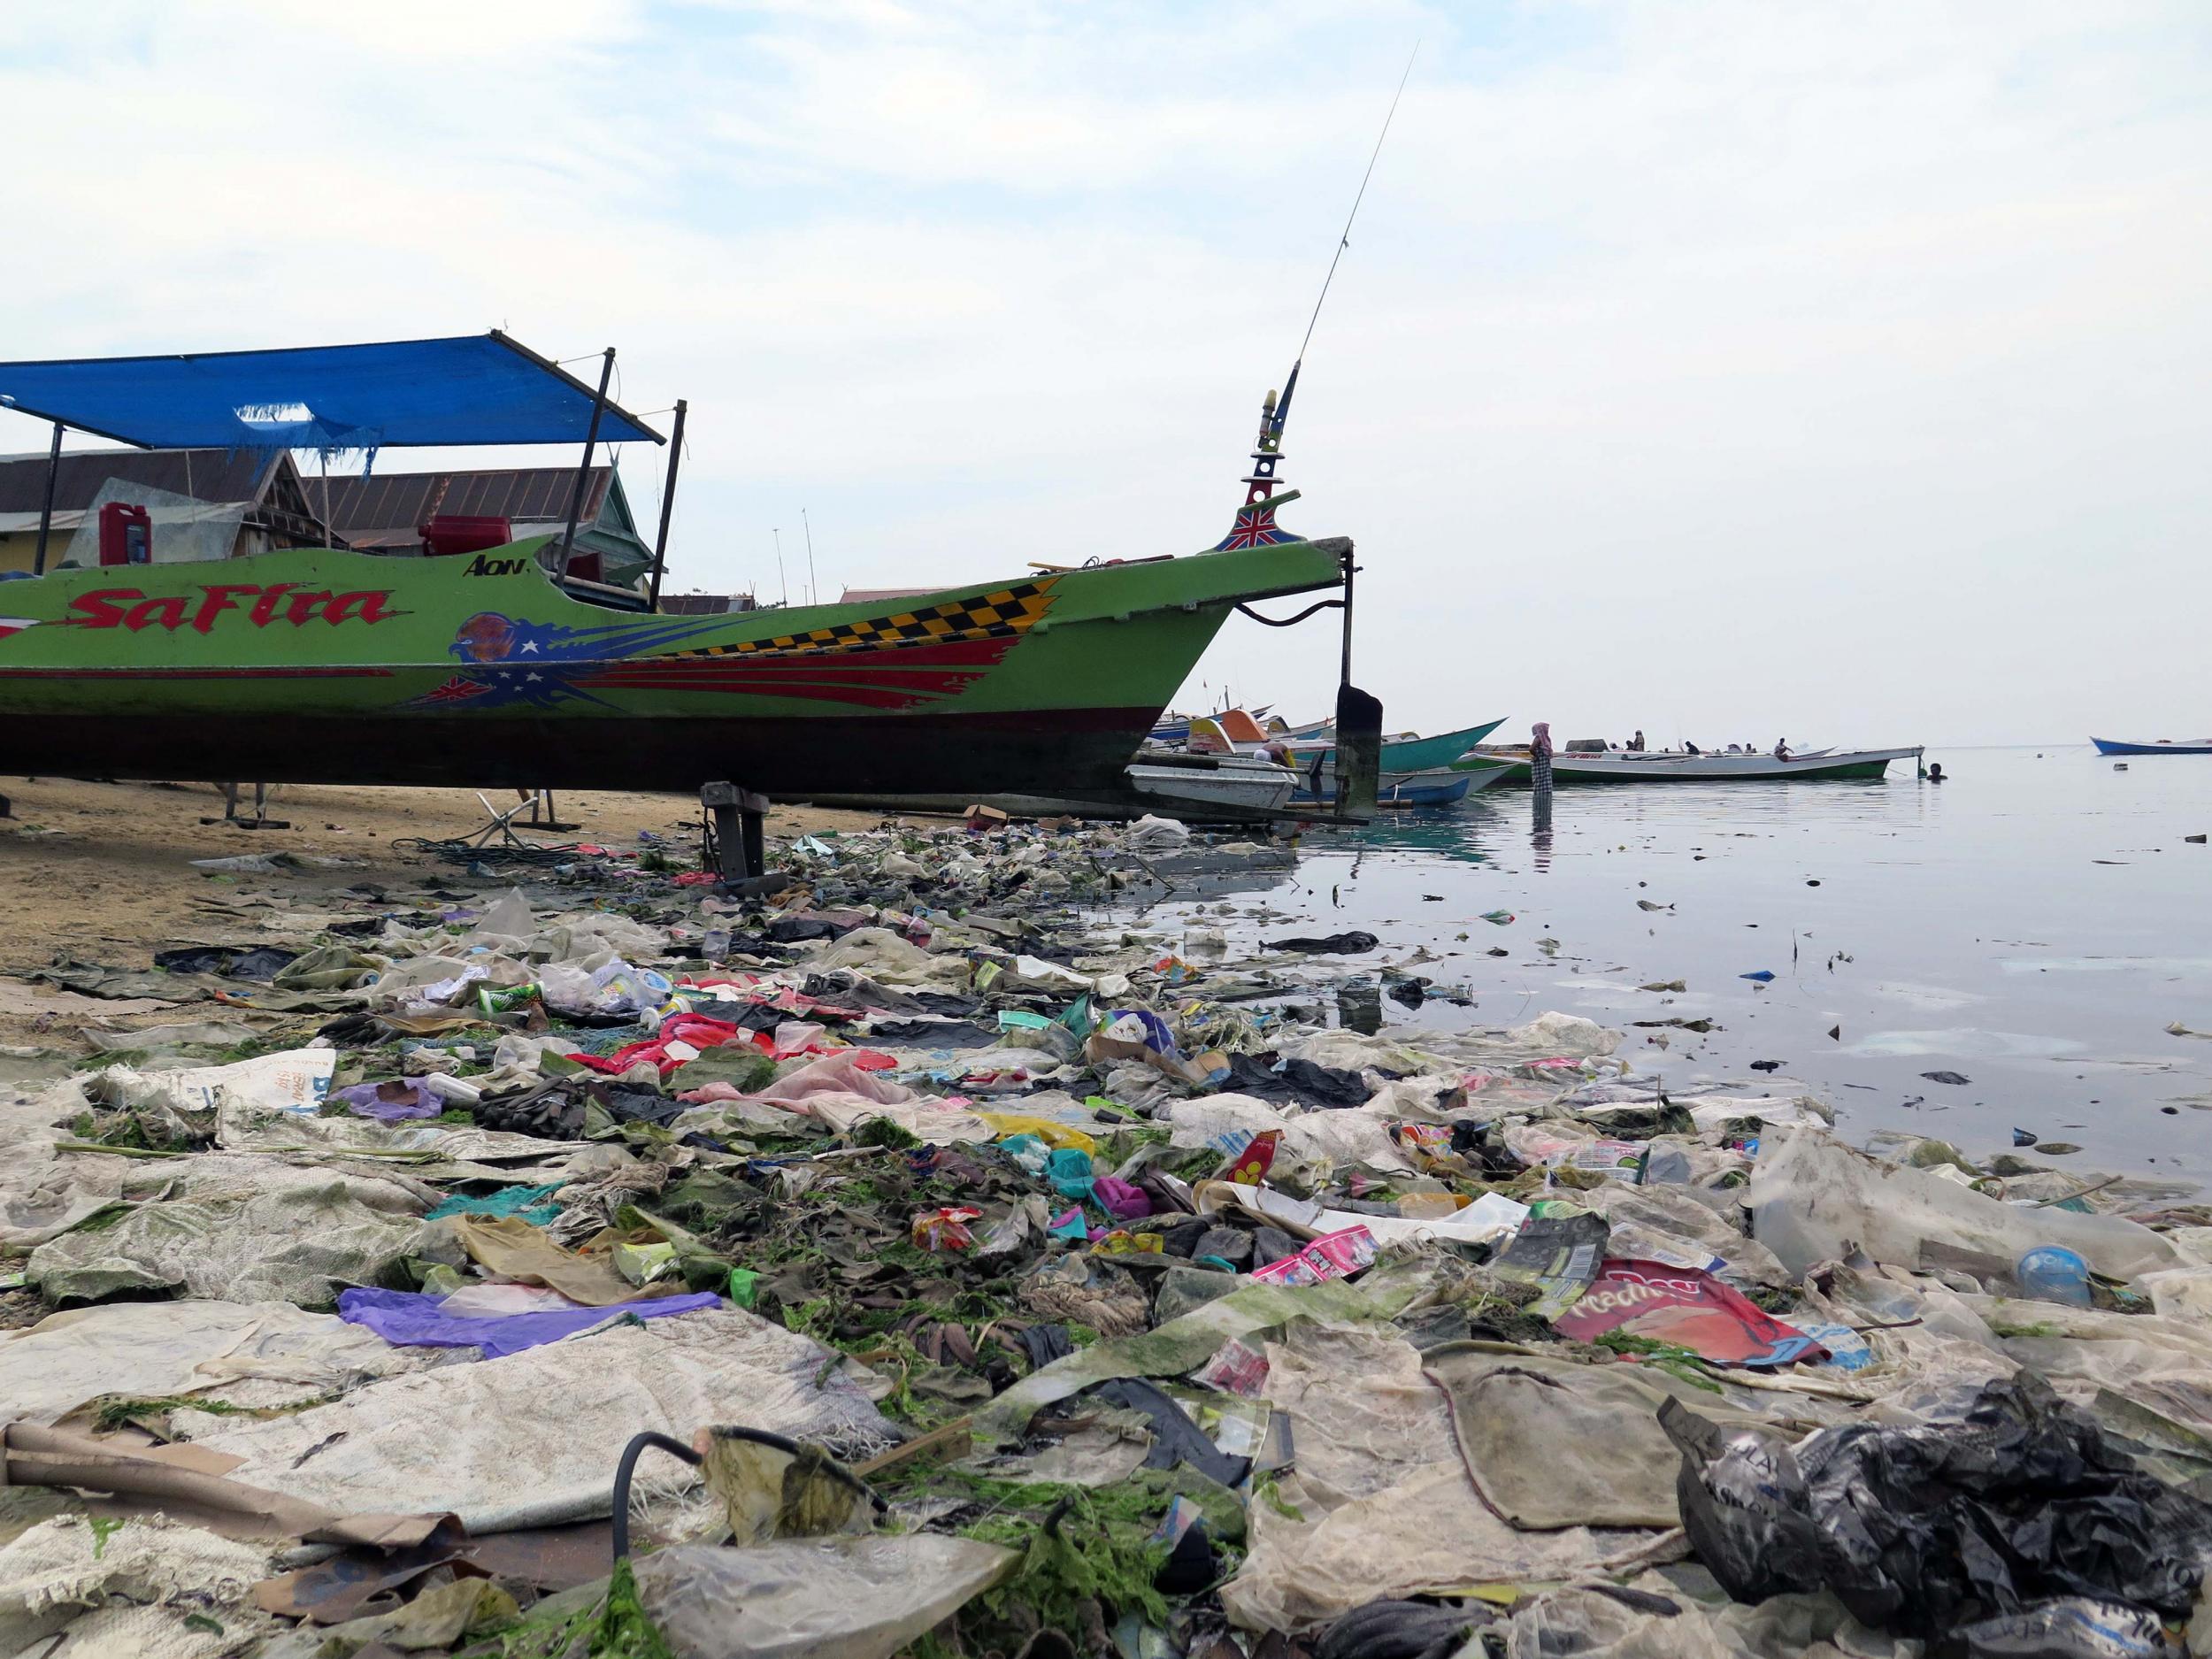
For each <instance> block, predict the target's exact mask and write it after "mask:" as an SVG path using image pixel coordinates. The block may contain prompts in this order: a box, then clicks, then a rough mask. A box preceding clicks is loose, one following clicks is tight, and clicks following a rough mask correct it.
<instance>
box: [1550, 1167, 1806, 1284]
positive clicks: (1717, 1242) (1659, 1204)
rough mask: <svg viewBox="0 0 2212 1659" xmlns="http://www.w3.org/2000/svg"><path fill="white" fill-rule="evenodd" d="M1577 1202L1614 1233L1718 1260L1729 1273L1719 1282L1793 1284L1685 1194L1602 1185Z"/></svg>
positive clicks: (1751, 1243)
mask: <svg viewBox="0 0 2212 1659" xmlns="http://www.w3.org/2000/svg"><path fill="white" fill-rule="evenodd" d="M1575 1202H1576V1203H1577V1204H1578V1205H1580V1206H1581V1207H1582V1208H1583V1209H1585V1210H1592V1211H1594V1212H1595V1213H1596V1214H1598V1215H1601V1216H1603V1217H1605V1218H1606V1219H1607V1220H1608V1221H1609V1222H1611V1223H1612V1224H1613V1225H1614V1226H1615V1227H1616V1228H1619V1227H1622V1226H1624V1225H1634V1226H1638V1227H1645V1228H1648V1229H1650V1230H1651V1231H1652V1232H1654V1233H1662V1234H1663V1235H1665V1236H1666V1237H1667V1238H1668V1239H1669V1240H1671V1241H1673V1242H1675V1243H1676V1244H1677V1245H1678V1247H1679V1248H1683V1249H1686V1250H1691V1249H1696V1250H1702V1251H1705V1252H1707V1253H1709V1254H1710V1255H1712V1256H1718V1257H1719V1258H1720V1259H1721V1260H1722V1261H1724V1262H1725V1263H1728V1271H1726V1272H1724V1273H1722V1274H1721V1275H1720V1277H1722V1278H1723V1279H1729V1280H1732V1281H1734V1282H1736V1283H1739V1284H1751V1285H1764V1286H1783V1285H1788V1284H1792V1283H1793V1282H1795V1281H1794V1279H1793V1277H1792V1275H1791V1273H1790V1271H1789V1270H1788V1269H1787V1268H1786V1267H1784V1266H1783V1265H1782V1263H1780V1262H1779V1261H1778V1260H1777V1259H1776V1258H1775V1255H1774V1252H1773V1251H1771V1250H1770V1249H1768V1248H1766V1246H1765V1245H1763V1244H1761V1243H1760V1242H1759V1241H1758V1240H1755V1239H1751V1238H1747V1237H1746V1236H1745V1235H1744V1234H1743V1233H1741V1232H1740V1231H1739V1230H1738V1229H1737V1228H1735V1227H1733V1226H1732V1225H1730V1224H1729V1221H1728V1219H1727V1218H1726V1217H1724V1216H1723V1215H1722V1214H1721V1213H1720V1212H1719V1211H1718V1210H1716V1209H1714V1208H1713V1206H1712V1205H1710V1204H1709V1203H1706V1202H1703V1201H1702V1200H1701V1199H1699V1198H1694V1197H1693V1196H1691V1194H1690V1193H1689V1191H1688V1190H1687V1189H1686V1188H1684V1187H1672V1186H1667V1185H1655V1186H1650V1187H1637V1186H1632V1185H1631V1184H1630V1183H1628V1182H1626V1181H1606V1182H1603V1183H1601V1185H1599V1186H1598V1187H1594V1188H1591V1189H1589V1190H1587V1191H1584V1192H1578V1193H1577V1194H1575ZM1612 1254H1614V1255H1616V1256H1633V1255H1636V1254H1637V1252H1636V1251H1635V1250H1632V1249H1624V1248H1615V1249H1614V1250H1613V1252H1612Z"/></svg>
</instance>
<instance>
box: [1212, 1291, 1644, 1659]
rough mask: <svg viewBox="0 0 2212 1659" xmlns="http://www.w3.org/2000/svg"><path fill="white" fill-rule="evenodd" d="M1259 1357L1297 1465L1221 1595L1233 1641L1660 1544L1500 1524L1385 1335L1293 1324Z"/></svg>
mask: <svg viewBox="0 0 2212 1659" xmlns="http://www.w3.org/2000/svg"><path fill="white" fill-rule="evenodd" d="M1214 1305H1215V1306H1218V1305H1219V1304H1218V1303H1216V1304H1214ZM1267 1356H1268V1379H1267V1395H1268V1399H1269V1401H1270V1402H1271V1404H1272V1405H1273V1406H1274V1408H1275V1409H1276V1410H1278V1411H1280V1412H1283V1413H1285V1414H1286V1415H1287V1416H1288V1417H1289V1418H1290V1423H1291V1443H1292V1444H1293V1445H1294V1447H1296V1448H1297V1455H1298V1462H1297V1465H1296V1469H1295V1471H1294V1472H1293V1473H1290V1474H1287V1475H1285V1476H1284V1477H1282V1479H1281V1480H1280V1482H1279V1492H1280V1496H1281V1499H1282V1506H1283V1507H1282V1508H1278V1507H1276V1506H1275V1505H1271V1504H1267V1503H1260V1502H1256V1503H1254V1504H1253V1505H1252V1506H1251V1509H1250V1526H1251V1553H1250V1555H1248V1556H1247V1557H1246V1559H1245V1562H1244V1564H1243V1566H1242V1567H1241V1568H1240V1570H1239V1571H1238V1572H1237V1575H1236V1577H1234V1578H1232V1579H1231V1580H1230V1581H1229V1582H1228V1583H1227V1584H1225V1585H1224V1586H1222V1590H1221V1601H1222V1606H1223V1607H1224V1608H1225V1609H1227V1611H1228V1614H1229V1618H1230V1621H1231V1623H1233V1624H1236V1625H1238V1626H1239V1627H1240V1628H1242V1629H1246V1630H1261V1631H1265V1630H1280V1631H1285V1632H1300V1631H1304V1630H1309V1629H1311V1628H1314V1627H1315V1626H1317V1625H1320V1624H1327V1623H1329V1622H1330V1621H1332V1620H1333V1619H1335V1618H1338V1617H1341V1616H1342V1615H1343V1614H1345V1613H1347V1612H1349V1611H1350V1610H1351V1609H1353V1608H1356V1607H1358V1606H1361V1605H1363V1603H1365V1602H1368V1601H1373V1600H1374V1599H1376V1598H1377V1597H1379V1596H1409V1595H1417V1594H1423V1593H1425V1592H1431V1591H1438V1590H1444V1589H1448V1588H1450V1587H1453V1586H1463V1585H1469V1584H1479V1583H1487V1582H1493V1581H1498V1580H1515V1579H1522V1578H1571V1577H1573V1576H1576V1575H1578V1574H1581V1573H1586V1572H1593V1571H1601V1570H1603V1569H1604V1568H1605V1567H1606V1566H1607V1565H1608V1564H1609V1563H1613V1562H1615V1561H1616V1560H1620V1561H1625V1560H1627V1559H1630V1558H1632V1557H1634V1556H1637V1555H1640V1554H1641V1553H1642V1552H1644V1551H1645V1550H1647V1548H1650V1547H1651V1546H1652V1544H1653V1541H1654V1540H1655V1539H1657V1538H1660V1537H1663V1536H1664V1534H1660V1533H1655V1532H1634V1531H1612V1530H1607V1531H1601V1530H1598V1529H1594V1528H1590V1527H1568V1528H1563V1529H1560V1530H1557V1531H1551V1532H1521V1531H1518V1530H1517V1529H1515V1528H1514V1527H1512V1526H1510V1525H1507V1524H1506V1523H1505V1522H1504V1521H1502V1520H1501V1519H1500V1518H1499V1517H1497V1516H1496V1515H1495V1514H1494V1512H1493V1511H1492V1510H1491V1509H1490V1508H1489V1507H1488V1506H1487V1505H1486V1504H1485V1503H1484V1502H1483V1501H1482V1498H1481V1496H1480V1494H1478V1493H1477V1492H1476V1490H1475V1487H1474V1483H1473V1482H1472V1481H1471V1480H1470V1479H1468V1476H1467V1471H1466V1470H1465V1468H1464V1467H1463V1464H1462V1463H1461V1461H1460V1458H1459V1455H1458V1453H1457V1449H1456V1448H1455V1446H1454V1444H1453V1439H1452V1429H1451V1423H1450V1419H1449V1417H1448V1414H1447V1411H1446V1409H1445V1402H1444V1396H1443V1394H1442V1392H1441V1391H1440V1389H1438V1388H1436V1387H1435V1386H1433V1385H1432V1384H1431V1383H1430V1382H1429V1381H1428V1379H1426V1378H1425V1377H1424V1376H1423V1375H1422V1374H1421V1360H1420V1356H1419V1355H1418V1354H1417V1353H1416V1352H1415V1350H1414V1348H1413V1347H1412V1345H1411V1344H1410V1343H1409V1342H1408V1341H1406V1340H1405V1339H1404V1338H1403V1337H1402V1336H1401V1335H1399V1334H1398V1333H1396V1332H1394V1331H1386V1330H1372V1329H1363V1330H1352V1329H1330V1328H1325V1327H1322V1326H1319V1325H1314V1324H1311V1323H1301V1324H1298V1325H1293V1326H1291V1327H1289V1329H1288V1330H1286V1333H1284V1336H1283V1338H1282V1340H1279V1341H1276V1342H1271V1343H1269V1344H1268V1348H1267ZM1284 1509H1291V1510H1295V1511H1297V1512H1298V1514H1299V1515H1301V1516H1302V1517H1304V1518H1303V1519H1293V1518H1292V1517H1290V1516H1289V1515H1286V1514H1285V1513H1284V1512H1283V1511H1284Z"/></svg>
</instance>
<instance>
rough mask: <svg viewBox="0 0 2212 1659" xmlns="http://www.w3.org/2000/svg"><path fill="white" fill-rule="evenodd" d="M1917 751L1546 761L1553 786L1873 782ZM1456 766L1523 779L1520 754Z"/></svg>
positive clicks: (1506, 779) (1503, 753)
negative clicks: (1785, 758) (1855, 780)
mask: <svg viewBox="0 0 2212 1659" xmlns="http://www.w3.org/2000/svg"><path fill="white" fill-rule="evenodd" d="M1923 752H1924V751H1923V750H1922V749H1917V748H1915V749H1824V750H1822V751H1820V752H1819V753H1817V754H1811V755H1793V756H1792V757H1790V758H1789V759H1787V760H1782V759H1779V758H1778V757H1775V756H1772V755H1742V754H1737V755H1729V754H1720V755H1713V754H1698V755H1691V754H1687V753H1681V752H1677V751H1672V750H1657V751H1644V752H1639V753H1629V752H1626V751H1622V750H1609V751H1608V752H1606V753H1604V754H1570V753H1567V752H1565V751H1562V752H1560V753H1557V754H1555V755H1554V756H1553V757H1552V776H1553V780H1554V781H1555V782H1557V783H1770V782H1781V781H1798V782H1815V781H1832V780H1846V779H1872V778H1879V777H1881V776H1882V775H1883V773H1884V772H1886V771H1887V770H1888V767H1889V764H1890V762H1892V761H1893V760H1908V759H1909V760H1917V759H1918V758H1919V757H1920V756H1921V755H1922V753H1923ZM1458 764H1459V766H1460V767H1461V768H1462V769H1463V770H1466V771H1468V772H1476V773H1485V772H1487V773H1493V774H1494V775H1495V779H1496V780H1497V781H1499V782H1502V783H1508V784H1525V783H1526V782H1528V780H1529V764H1528V754H1527V751H1526V750H1525V749H1520V750H1515V749H1490V750H1486V751H1483V752H1481V753H1478V754H1473V755H1469V756H1467V757H1464V758H1463V759H1462V760H1461V761H1460V762H1459V763H1458Z"/></svg>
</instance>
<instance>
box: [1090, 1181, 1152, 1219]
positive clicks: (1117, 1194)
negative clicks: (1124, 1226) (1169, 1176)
mask: <svg viewBox="0 0 2212 1659" xmlns="http://www.w3.org/2000/svg"><path fill="white" fill-rule="evenodd" d="M1091 1196H1092V1197H1093V1198H1095V1199H1096V1200H1098V1202H1100V1203H1101V1204H1103V1205H1104V1206H1105V1207H1106V1210H1107V1211H1108V1212H1109V1213H1110V1214H1111V1215H1112V1216H1113V1217H1115V1218H1116V1219H1117V1220H1120V1221H1141V1220H1142V1219H1143V1218H1144V1217H1147V1216H1148V1215H1150V1214H1151V1213H1152V1198H1151V1194H1148V1193H1147V1192H1146V1191H1145V1190H1144V1188H1142V1187H1137V1186H1134V1185H1133V1184H1131V1183H1130V1182H1128V1181H1125V1180H1120V1179H1117V1178H1116V1177H1114V1176H1111V1175H1102V1176H1100V1177H1099V1178H1098V1179H1096V1180H1095V1181H1094V1182H1092V1183H1091Z"/></svg>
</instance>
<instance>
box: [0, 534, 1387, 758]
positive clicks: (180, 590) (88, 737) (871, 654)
mask: <svg viewBox="0 0 2212 1659" xmlns="http://www.w3.org/2000/svg"><path fill="white" fill-rule="evenodd" d="M545 544H546V539H544V538H540V539H534V540H531V541H518V542H515V543H513V544H511V545H510V546H507V547H503V548H497V549H489V550H488V551H484V552H480V553H477V554H475V555H473V556H455V557H441V558H432V557H406V558H395V557H373V556H370V555H366V554H360V553H353V552H348V551H342V550H335V549H282V550H277V551H272V552H267V553H263V554H259V555H256V556H253V557H245V558H236V559H229V560H224V561H221V562H218V563H201V564H173V565H162V564H155V565H118V566H109V567H103V568H92V569H64V570H58V571H53V572H49V573H47V574H46V575H43V576H41V577H37V578H35V579H33V580H20V581H12V582H5V583H0V772H4V773H9V774H13V775H24V774H35V773H39V772H59V773H66V774H78V775H94V776H99V777H114V778H197V779H209V778H212V779H240V778H243V779H253V780H266V781H269V782H303V783H315V782H324V783H382V784H444V785H468V786H475V787H485V786H490V785H511V786H514V787H569V788H632V789H684V790H690V789H695V788H697V787H699V786H700V785H701V784H702V783H703V782H707V781H710V780H720V779H727V780H733V781H735V782H737V783H740V784H741V785H743V786H744V787H747V788H750V789H755V790H758V791H761V792H763V793H765V794H768V795H781V796H783V797H785V798H787V799H789V798H793V797H795V796H800V795H805V794H806V793H807V792H809V791H829V790H836V791H838V792H841V793H845V794H883V793H913V792H919V791H930V792H939V793H965V794H986V793H1004V792H1010V791H1018V790H1027V791H1035V790H1039V789H1046V788H1061V789H1070V790H1074V789H1108V788H1114V787H1119V786H1120V785H1121V783H1122V781H1123V780H1122V772H1123V769H1124V768H1125V766H1126V765H1127V764H1128V762H1129V757H1130V756H1131V755H1132V754H1133V752H1134V751H1135V749H1137V747H1138V745H1139V744H1140V743H1141V742H1142V741H1144V738H1145V735H1146V733H1148V731H1149V730H1150V729H1151V726H1152V724H1153V722H1154V721H1155V720H1156V718H1158V716H1159V714H1160V711H1161V710H1163V709H1164V708H1165V707H1166V706H1167V703H1168V700H1169V698H1171V696H1173V695H1174V694H1175V692H1176V690H1177V688H1178V687H1180V686H1181V684H1182V683H1183V680H1184V679H1185V677H1186V676H1187V674H1188V673H1189V672H1190V670H1191V669H1192V668H1193V666H1194V665H1195V664H1196V663H1197V661H1198V659H1199V657H1200V656H1201V654H1202V653H1203V652H1204V650H1205V649H1206V647H1207V646H1208V645H1209V644H1210V642H1211V641H1212V640H1213V637H1214V635H1215V634H1216V633H1217V631H1218V630H1219V628H1220V627H1221V625H1222V623H1223V622H1224V621H1225V619H1226V618H1227V617H1228V615H1229V612H1230V611H1231V610H1232V609H1233V607H1234V606H1236V605H1238V604H1240V603H1247V602H1249V601H1252V600H1257V599H1266V598H1271V597H1274V596H1277V595H1287V594H1297V593H1305V592H1309V591H1311V590H1314V589H1317V588H1333V587H1337V586H1339V585H1340V584H1341V583H1342V581H1343V580H1344V576H1343V572H1344V569H1345V567H1346V565H1348V562H1349V559H1350V555H1351V543H1350V542H1349V541H1345V540H1342V539H1332V540H1326V541H1304V540H1298V541H1284V542H1280V543H1274V544H1266V545H1256V546H1251V547H1247V548H1240V549H1231V550H1227V551H1215V552H1209V553H1202V554H1196V555H1194V556H1192V557H1184V558H1152V559H1135V560H1131V561H1129V562H1125V563H1113V564H1104V565H1097V566H1094V567H1086V568H1084V569H1080V570H1066V571H1054V572H1041V573H1033V574H1030V575H1026V576H1021V577H1016V578H1012V579H1010V580H1004V581H997V582H982V583H976V584H972V585H966V586H962V587H958V588H945V589H943V590H941V591H939V592H935V593H931V594H926V595H920V596H917V597H912V598H902V599H898V600H893V601H879V602H876V603H864V604H834V605H812V606H807V607H803V608H799V609H792V610H779V611H749V612H740V613H736V614H732V615H723V616H689V615H685V616H675V615H664V614H657V613H643V614H641V613H639V612H637V611H621V610H614V609H610V608H606V607H603V606H602V605H598V604H595V603H588V602H587V601H586V600H584V599H582V598H579V597H577V596H575V595H573V594H572V592H571V591H569V590H567V589H565V588H563V587H562V586H561V585H560V584H559V583H558V582H557V580H555V579H554V577H553V576H552V575H550V574H549V573H548V572H547V571H546V570H545V569H544V568H543V566H542V565H541V560H540V557H539V555H540V550H541V548H542V547H544V546H545Z"/></svg>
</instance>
